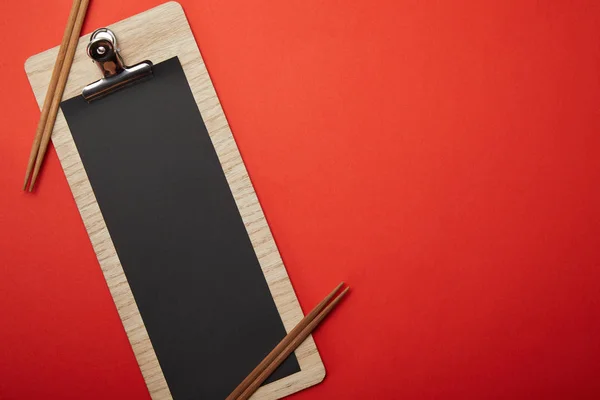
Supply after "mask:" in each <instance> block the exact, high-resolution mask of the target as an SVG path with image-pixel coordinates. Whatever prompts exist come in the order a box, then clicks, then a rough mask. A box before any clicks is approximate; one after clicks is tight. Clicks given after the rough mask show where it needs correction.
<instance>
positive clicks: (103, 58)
mask: <svg viewBox="0 0 600 400" xmlns="http://www.w3.org/2000/svg"><path fill="white" fill-rule="evenodd" d="M87 54H88V56H89V57H90V58H91V59H92V60H93V61H94V63H96V65H98V68H100V72H101V73H102V79H100V80H99V81H96V82H94V83H91V84H89V85H87V86H86V87H85V88H84V89H83V92H82V96H83V98H84V99H86V100H87V101H88V102H91V101H93V100H96V99H99V98H101V97H104V96H106V95H108V94H110V93H113V92H114V91H116V90H119V89H122V88H123V87H125V86H128V85H131V84H133V83H135V82H138V81H140V80H142V79H145V78H149V77H151V76H152V63H151V62H150V61H142V62H141V63H139V64H135V65H133V66H131V67H128V66H126V65H125V63H124V62H123V58H122V57H121V54H120V53H119V48H118V47H117V37H116V36H115V34H114V33H113V32H112V31H111V30H110V29H107V28H100V29H97V30H96V31H94V33H92V36H91V37H90V43H89V44H88V46H87Z"/></svg>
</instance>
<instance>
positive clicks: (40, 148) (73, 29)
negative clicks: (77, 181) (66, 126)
mask: <svg viewBox="0 0 600 400" xmlns="http://www.w3.org/2000/svg"><path fill="white" fill-rule="evenodd" d="M88 5H89V0H74V1H73V6H72V7H71V12H70V14H69V20H68V23H67V27H66V28H65V34H64V37H63V42H62V43H61V46H60V48H59V51H58V56H57V58H56V63H55V65H54V70H53V71H52V78H50V85H49V86H48V92H47V93H46V98H45V100H44V105H43V107H42V115H41V117H40V121H39V123H38V128H37V131H36V137H35V139H34V142H33V146H32V149H31V154H30V156H29V163H28V165H27V172H26V174H25V182H24V184H23V189H25V188H26V187H27V181H28V179H29V177H30V175H31V183H30V185H29V191H30V192H31V191H32V190H33V187H34V185H35V181H36V179H37V176H38V174H39V172H40V167H41V165H42V161H43V160H44V156H45V154H46V150H47V148H48V142H49V141H50V136H51V135H52V130H53V129H54V122H55V121H56V115H57V113H58V107H59V106H60V101H61V99H62V96H63V93H64V91H65V86H66V84H67V79H68V77H69V71H70V70H71V65H72V64H73V58H74V57H75V50H76V49H77V43H78V42H79V35H80V34H81V27H82V26H83V21H84V20H85V14H86V12H87V8H88ZM65 39H66V40H65ZM65 43H66V46H65ZM61 59H62V60H61ZM53 80H55V81H54V82H53ZM53 83H54V85H53ZM50 99H51V101H50ZM40 132H41V133H40ZM34 154H35V155H34ZM33 155H34V156H33ZM32 156H33V157H32ZM34 159H35V166H34V167H33V173H32V171H31V166H32V165H34Z"/></svg>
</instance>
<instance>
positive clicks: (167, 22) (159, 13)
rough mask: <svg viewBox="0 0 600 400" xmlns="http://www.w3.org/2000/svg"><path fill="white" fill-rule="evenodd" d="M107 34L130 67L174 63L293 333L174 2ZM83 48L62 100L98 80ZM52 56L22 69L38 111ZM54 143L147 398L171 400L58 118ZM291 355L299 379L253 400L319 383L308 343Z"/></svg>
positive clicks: (235, 154)
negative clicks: (185, 82) (114, 37)
mask: <svg viewBox="0 0 600 400" xmlns="http://www.w3.org/2000/svg"><path fill="white" fill-rule="evenodd" d="M107 27H108V28H110V29H112V30H113V31H114V32H115V34H116V35H117V38H118V40H119V48H120V49H121V54H122V55H123V57H124V59H125V62H126V63H128V64H135V63H137V62H139V61H142V60H145V59H148V60H150V61H152V62H153V63H159V62H162V61H165V60H167V59H169V58H171V57H174V56H178V57H179V60H180V62H181V65H182V67H183V70H184V72H185V75H186V77H187V80H188V82H189V85H190V88H191V89H192V92H193V95H194V99H195V100H196V103H197V105H198V108H199V110H200V112H201V114H202V117H203V119H204V122H205V124H206V128H207V129H208V132H209V135H210V137H211V140H212V142H213V145H214V147H215V149H216V152H217V155H218V157H219V160H220V162H221V165H222V167H223V170H224V171H225V176H226V178H227V181H228V183H229V186H230V187H231V191H232V193H233V196H234V198H235V201H236V204H237V206H238V209H239V211H240V214H241V216H242V220H243V221H244V224H245V226H246V230H247V231H248V235H249V237H250V240H251V242H252V245H253V247H254V250H255V252H256V254H257V257H258V260H259V262H260V265H261V268H262V270H263V273H264V275H265V278H266V281H267V283H268V285H269V289H270V291H271V294H272V296H273V299H274V300H275V304H276V306H277V309H278V311H279V314H280V315H281V317H282V320H283V324H284V326H285V328H286V331H287V332H290V331H291V330H292V328H293V327H294V326H295V325H296V324H297V323H298V322H300V320H301V319H302V317H303V314H302V310H301V308H300V305H299V303H298V300H297V298H296V295H295V293H294V290H293V288H292V285H291V282H290V280H289V277H288V275H287V272H286V270H285V267H284V265H283V262H282V260H281V256H280V255H279V252H278V250H277V247H276V245H275V242H274V240H273V237H272V235H271V231H270V230H269V227H268V225H267V222H266V219H265V217H264V214H263V212H262V209H261V207H260V204H259V202H258V199H257V197H256V194H255V192H254V189H253V187H252V183H251V182H250V178H249V177H248V173H247V171H246V168H245V166H244V164H243V162H242V159H241V156H240V153H239V151H238V149H237V145H236V143H235V141H234V139H233V136H232V134H231V130H230V129H229V125H228V124H227V120H226V118H225V114H224V113H223V110H222V108H221V105H220V103H219V99H218V98H217V95H216V92H215V90H214V87H213V86H212V83H211V80H210V77H209V75H208V72H207V70H206V67H205V65H204V62H203V60H202V56H201V55H200V51H199V49H198V46H197V45H196V42H195V39H194V36H193V35H192V32H191V30H190V27H189V24H188V22H187V19H186V17H185V14H184V12H183V10H182V8H181V6H180V5H179V4H178V3H176V2H169V3H165V4H163V5H160V6H158V7H155V8H153V9H151V10H148V11H146V12H144V13H141V14H138V15H136V16H133V17H131V18H128V19H126V20H123V21H120V22H117V23H115V24H112V25H108V26H107ZM88 41H89V35H86V36H84V37H82V38H80V40H79V44H78V47H77V52H76V55H75V59H74V61H73V65H72V67H71V73H70V75H69V79H68V82H67V86H66V89H65V92H64V95H63V100H66V99H69V98H72V97H74V96H79V95H80V94H81V91H82V89H83V87H84V86H86V85H87V84H89V83H91V82H93V81H95V80H97V79H98V78H99V76H98V75H99V74H98V71H97V67H96V66H94V65H93V63H92V62H91V60H90V59H89V58H88V57H87V55H86V54H85V47H86V45H87V43H88ZM57 53H58V48H57V47H56V48H53V49H50V50H47V51H45V52H42V53H40V54H37V55H35V56H33V57H31V58H29V59H28V60H27V61H26V63H25V70H26V72H27V76H28V78H29V81H30V83H31V86H32V88H33V91H34V93H35V96H36V98H37V101H38V104H39V105H40V106H41V105H42V103H43V99H44V97H45V95H46V90H47V88H48V84H49V81H50V76H51V72H52V65H53V64H54V61H55V59H56V55H57ZM52 142H53V144H54V146H55V148H56V152H57V154H58V158H59V160H60V163H61V165H62V168H63V170H64V172H65V175H66V177H67V181H68V183H69V186H70V187H71V191H72V192H73V197H74V198H75V202H76V203H77V207H78V209H79V212H80V213H81V217H82V219H83V222H84V224H85V227H86V230H87V232H88V235H89V237H90V240H91V242H92V245H93V247H94V251H95V252H96V255H97V257H98V261H99V263H100V266H101V268H102V271H103V273H104V277H105V279H106V282H107V283H108V287H109V290H110V293H111V295H112V297H113V299H114V302H115V304H116V306H117V310H118V312H119V315H120V317H121V321H122V322H123V327H124V328H125V331H126V333H127V336H128V337H129V341H130V343H131V346H132V348H133V351H134V353H135V356H136V359H137V361H138V364H139V366H140V369H141V371H142V375H143V376H144V379H145V381H146V384H147V386H148V390H149V391H150V394H151V396H152V398H153V399H170V398H171V394H170V391H169V388H168V386H167V383H166V381H165V378H164V376H163V373H162V371H161V368H160V365H159V363H158V360H157V358H156V354H155V352H154V349H153V348H152V345H151V343H150V340H149V338H148V333H147V331H146V329H145V327H144V322H143V321H142V318H141V316H140V313H139V310H138V308H137V305H136V303H135V300H134V298H133V295H132V293H131V289H130V287H129V284H128V282H127V279H126V278H125V274H124V272H123V268H122V266H121V263H120V261H119V257H118V255H117V253H116V250H115V248H114V245H113V242H112V240H111V238H110V234H109V232H108V229H107V227H106V224H105V222H104V219H103V217H102V214H101V212H100V208H99V206H98V203H97V202H96V198H95V196H94V193H93V191H92V188H91V185H90V182H89V180H88V177H87V175H86V172H85V170H84V168H83V164H82V162H81V159H80V157H79V153H78V152H77V148H76V146H75V143H74V141H73V138H72V136H71V132H70V131H69V128H68V126H67V124H66V121H65V118H64V116H63V114H62V111H59V114H58V117H57V119H56V124H55V126H54V130H53V132H52ZM295 353H296V357H297V358H298V362H299V364H300V368H301V371H300V372H298V373H295V374H293V375H291V376H288V377H286V378H284V379H280V380H278V381H276V382H273V383H270V384H268V385H265V386H263V387H261V388H260V389H259V390H258V391H257V392H256V393H255V394H254V396H253V397H252V398H253V399H278V398H281V397H283V396H286V395H289V394H291V393H294V392H297V391H299V390H302V389H304V388H307V387H309V386H312V385H315V384H317V383H319V382H320V381H322V380H323V378H324V377H325V368H324V366H323V363H322V361H321V358H320V356H319V354H318V351H317V349H316V346H315V343H314V341H313V339H312V337H308V338H307V340H306V341H304V343H303V344H302V345H301V346H300V347H298V349H297V350H296V352H295Z"/></svg>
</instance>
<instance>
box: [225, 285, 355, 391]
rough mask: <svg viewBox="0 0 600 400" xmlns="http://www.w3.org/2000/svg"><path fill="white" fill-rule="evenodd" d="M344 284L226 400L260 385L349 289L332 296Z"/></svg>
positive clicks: (309, 315) (287, 336) (314, 310)
mask: <svg viewBox="0 0 600 400" xmlns="http://www.w3.org/2000/svg"><path fill="white" fill-rule="evenodd" d="M342 286H344V282H342V283H340V284H339V285H338V286H337V287H336V288H335V289H334V290H333V292H331V293H330V294H329V295H328V296H327V297H325V298H324V299H323V301H321V302H320V303H319V304H318V305H317V306H316V307H315V308H314V309H313V310H312V311H311V312H310V313H309V314H308V315H307V316H306V317H304V319H302V321H300V323H298V325H296V326H295V327H294V329H292V331H291V332H290V333H288V334H287V335H286V337H285V338H283V340H282V341H281V342H279V344H278V345H277V346H276V347H275V348H274V349H273V350H272V351H271V352H270V353H269V354H268V355H267V356H266V357H265V358H264V359H263V360H262V361H261V362H260V364H258V366H257V367H256V368H254V371H252V372H251V373H250V375H248V376H247V377H246V379H244V380H243V381H242V383H240V384H239V386H238V387H237V388H235V390H234V391H233V392H231V394H230V395H229V396H227V399H226V400H246V399H248V398H250V396H252V394H253V393H254V392H255V391H256V390H257V389H258V388H259V387H260V385H262V383H263V382H264V381H265V380H266V379H267V378H268V377H269V375H271V374H272V373H273V371H275V369H277V367H278V366H279V365H280V364H281V363H282V362H283V361H284V360H285V359H286V358H287V357H288V356H289V355H290V354H291V353H292V352H293V351H294V350H296V348H297V347H298V346H300V344H302V342H303V341H304V340H305V339H306V338H307V337H308V335H310V334H311V332H312V331H313V330H314V329H315V328H316V327H317V326H318V325H319V323H320V322H321V321H323V319H324V318H325V317H326V316H327V314H329V313H330V312H331V310H333V308H334V307H335V306H336V305H337V304H338V303H339V302H340V300H342V298H343V297H344V296H345V295H346V293H348V290H350V288H349V287H346V289H344V290H343V291H342V292H341V293H340V294H339V295H338V296H337V297H334V296H335V295H336V294H337V293H338V292H339V291H340V289H341V288H342Z"/></svg>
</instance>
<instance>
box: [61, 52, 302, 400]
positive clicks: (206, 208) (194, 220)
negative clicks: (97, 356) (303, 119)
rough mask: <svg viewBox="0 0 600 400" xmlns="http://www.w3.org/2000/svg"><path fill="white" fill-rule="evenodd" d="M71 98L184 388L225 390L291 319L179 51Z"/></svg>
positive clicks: (74, 129)
mask: <svg viewBox="0 0 600 400" xmlns="http://www.w3.org/2000/svg"><path fill="white" fill-rule="evenodd" d="M61 107H62V111H63V113H64V115H65V117H66V120H67V123H68V125H69V128H70V130H71V133H72V135H73V138H74V140H75V144H76V146H77V149H78V151H79V154H80V156H81V159H82V161H83V165H84V167H85V171H86V172H87V175H88V177H89V180H90V183H91V185H92V188H93V190H94V194H95V195H96V199H97V201H98V204H99V206H100V210H101V211H102V215H103V216H104V220H105V221H106V225H107V227H108V231H109V233H110V236H111V238H112V241H113V243H114V245H115V248H116V250H117V254H118V256H119V259H120V261H121V264H122V265H123V269H124V271H125V275H126V277H127V280H128V281H129V285H130V286H131V290H132V292H133V295H134V297H135V300H136V302H137V305H138V308H139V310H140V313H141V315H142V318H143V320H144V323H145V325H146V329H147V330H148V334H149V336H150V340H151V341H152V345H153V346H154V350H155V351H156V354H157V357H158V360H159V362H160V365H161V367H162V370H163V373H164V375H165V378H166V380H167V383H168V385H169V388H170V390H171V393H172V395H173V397H174V398H175V399H215V400H222V399H224V398H225V397H226V396H227V395H228V394H229V393H230V392H231V391H232V390H233V389H234V388H235V387H236V386H237V385H238V384H239V383H240V382H241V381H242V380H243V379H244V378H245V377H246V376H247V375H248V373H250V371H252V369H253V368H254V367H255V366H256V365H257V364H258V363H259V362H260V361H261V360H262V358H263V357H264V356H265V355H266V354H267V353H268V352H269V351H270V350H271V349H272V348H273V347H274V346H275V345H276V344H277V343H278V342H279V341H280V340H281V339H282V338H283V337H284V336H285V329H284V327H283V324H282V321H281V318H280V316H279V314H278V312H277V309H276V308H275V304H274V302H273V298H272V297H271V294H270V291H269V288H268V286H267V283H266V281H265V277H264V275H263V273H262V271H261V268H260V265H259V263H258V260H257V257H256V255H255V253H254V250H253V248H252V245H251V243H250V239H249V238H248V234H247V232H246V229H245V227H244V224H243V221H242V219H241V217H240V214H239V212H238V209H237V206H236V204H235V202H234V199H233V196H232V193H231V190H230V188H229V185H228V184H227V181H226V179H225V175H224V173H223V170H222V168H221V165H220V163H219V159H218V158H217V155H216V152H215V150H214V148H213V145H212V142H211V140H210V138H209V136H208V132H207V130H206V127H205V126H204V122H203V120H202V116H201V115H200V112H199V111H198V107H197V105H196V103H195V101H194V98H193V96H192V93H191V90H190V87H189V86H188V82H187V80H186V77H185V75H184V72H183V69H182V68H181V64H180V63H179V60H178V59H177V58H172V59H170V60H167V61H164V62H162V63H160V64H157V65H155V66H154V77H153V78H152V79H150V80H148V81H146V82H143V83H139V84H137V85H134V86H132V87H129V88H126V89H124V90H122V91H119V92H116V93H113V94H111V95H109V96H107V97H105V98H102V99H99V100H96V101H94V102H92V103H89V104H88V103H87V102H86V101H85V100H84V99H83V98H82V97H81V96H78V97H76V98H73V99H69V100H66V101H64V102H63V103H62V105H61ZM98 346H102V343H98ZM299 370H300V368H299V366H298V362H297V360H296V358H295V356H294V355H293V354H292V355H291V356H290V357H289V358H288V359H287V360H286V361H285V362H284V363H283V364H282V365H281V367H280V368H279V369H278V370H277V371H275V373H274V374H273V375H272V376H271V378H270V381H273V380H276V379H280V378H282V377H285V376H288V375H290V374H292V373H295V372H298V371H299Z"/></svg>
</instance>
